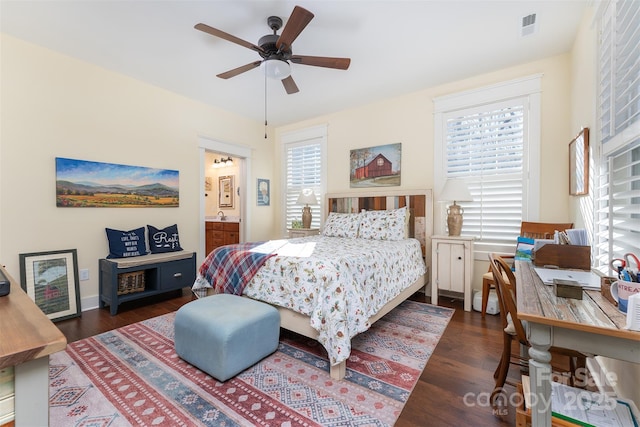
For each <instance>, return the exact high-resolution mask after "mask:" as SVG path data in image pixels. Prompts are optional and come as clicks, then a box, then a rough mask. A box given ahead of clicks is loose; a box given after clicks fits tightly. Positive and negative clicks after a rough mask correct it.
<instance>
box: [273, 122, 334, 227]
mask: <svg viewBox="0 0 640 427" xmlns="http://www.w3.org/2000/svg"><path fill="white" fill-rule="evenodd" d="M283 142H284V159H285V171H284V178H283V179H284V189H285V190H284V196H285V197H284V215H283V218H284V229H286V228H290V227H291V223H292V221H301V220H302V208H303V206H300V205H298V204H297V203H296V202H297V200H298V196H300V193H301V192H302V190H305V189H311V190H313V191H314V193H315V194H316V197H317V200H318V204H317V205H313V206H311V205H310V206H309V207H310V208H311V228H320V226H321V224H322V212H324V211H323V208H322V204H323V197H324V189H325V173H324V171H325V163H326V161H325V159H324V157H325V152H326V127H324V126H320V127H317V128H311V129H306V130H302V131H299V132H294V133H292V134H289V135H285V136H283Z"/></svg>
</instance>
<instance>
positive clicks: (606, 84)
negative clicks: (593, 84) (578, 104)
mask: <svg viewBox="0 0 640 427" xmlns="http://www.w3.org/2000/svg"><path fill="white" fill-rule="evenodd" d="M639 46H640V2H637V1H632V0H626V1H610V2H609V3H607V4H606V5H605V6H604V9H603V12H602V14H601V15H600V20H599V49H598V57H599V81H600V89H599V92H598V107H599V109H598V113H599V118H600V120H599V142H600V144H601V145H600V146H599V147H598V148H599V152H600V155H599V156H596V159H597V160H598V165H597V166H596V167H597V171H598V179H597V186H596V195H595V203H596V213H595V233H594V235H595V239H594V240H595V253H594V256H595V263H596V267H598V268H599V269H600V270H601V271H602V272H603V273H605V274H611V272H610V271H608V265H609V260H610V259H612V258H617V257H621V256H622V255H624V254H625V253H628V252H634V253H636V254H638V253H640V47H639Z"/></svg>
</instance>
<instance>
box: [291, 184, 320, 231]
mask: <svg viewBox="0 0 640 427" xmlns="http://www.w3.org/2000/svg"><path fill="white" fill-rule="evenodd" d="M296 204H297V205H305V207H303V208H302V228H311V208H310V207H309V205H317V204H318V199H317V198H316V193H314V192H313V190H308V189H305V190H302V192H301V193H300V195H299V196H298V200H297V201H296Z"/></svg>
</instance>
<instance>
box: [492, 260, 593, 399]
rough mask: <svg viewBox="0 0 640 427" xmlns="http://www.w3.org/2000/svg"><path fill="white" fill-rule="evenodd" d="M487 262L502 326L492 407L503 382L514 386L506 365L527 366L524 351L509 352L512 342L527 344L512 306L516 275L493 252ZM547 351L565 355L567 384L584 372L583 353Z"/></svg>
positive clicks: (527, 359)
mask: <svg viewBox="0 0 640 427" xmlns="http://www.w3.org/2000/svg"><path fill="white" fill-rule="evenodd" d="M489 264H490V265H489V268H490V269H491V273H492V274H493V276H494V281H495V284H496V294H497V295H498V304H499V306H500V318H501V320H502V328H503V334H502V337H503V346H502V356H501V357H500V362H499V363H498V367H497V368H496V370H495V372H494V374H493V377H494V379H495V387H494V389H493V392H492V393H491V404H492V405H493V406H494V407H496V404H497V398H498V396H499V395H500V394H501V393H502V391H503V388H504V385H505V383H508V384H510V385H515V384H513V383H510V382H507V374H508V373H509V366H510V365H511V364H512V363H514V364H516V365H518V366H520V367H521V370H528V367H529V358H528V357H527V355H526V354H525V355H522V354H518V355H512V354H511V350H512V346H513V342H514V341H515V342H518V343H519V344H520V347H521V349H523V348H528V347H529V346H530V345H529V341H528V340H527V335H526V332H525V326H524V325H523V324H522V322H521V321H520V319H519V318H518V310H517V306H516V286H515V284H516V278H515V276H514V274H513V271H511V266H510V265H509V264H508V263H507V262H506V261H505V260H504V259H503V258H501V257H500V256H498V255H496V254H490V255H489ZM549 351H550V352H551V353H555V354H556V355H563V356H568V357H569V365H570V367H569V369H570V372H571V377H570V385H574V379H575V378H576V374H577V373H580V374H582V373H584V369H585V368H586V357H587V356H586V355H584V354H582V353H580V352H578V351H575V350H571V349H565V348H560V347H551V348H550V350H549ZM579 369H580V370H579Z"/></svg>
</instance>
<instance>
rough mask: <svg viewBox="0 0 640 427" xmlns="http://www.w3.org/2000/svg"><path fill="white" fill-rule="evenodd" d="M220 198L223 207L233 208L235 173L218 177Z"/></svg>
mask: <svg viewBox="0 0 640 427" xmlns="http://www.w3.org/2000/svg"><path fill="white" fill-rule="evenodd" d="M218 184H219V189H218V200H219V205H220V207H221V208H233V175H227V176H221V177H219V178H218Z"/></svg>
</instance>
